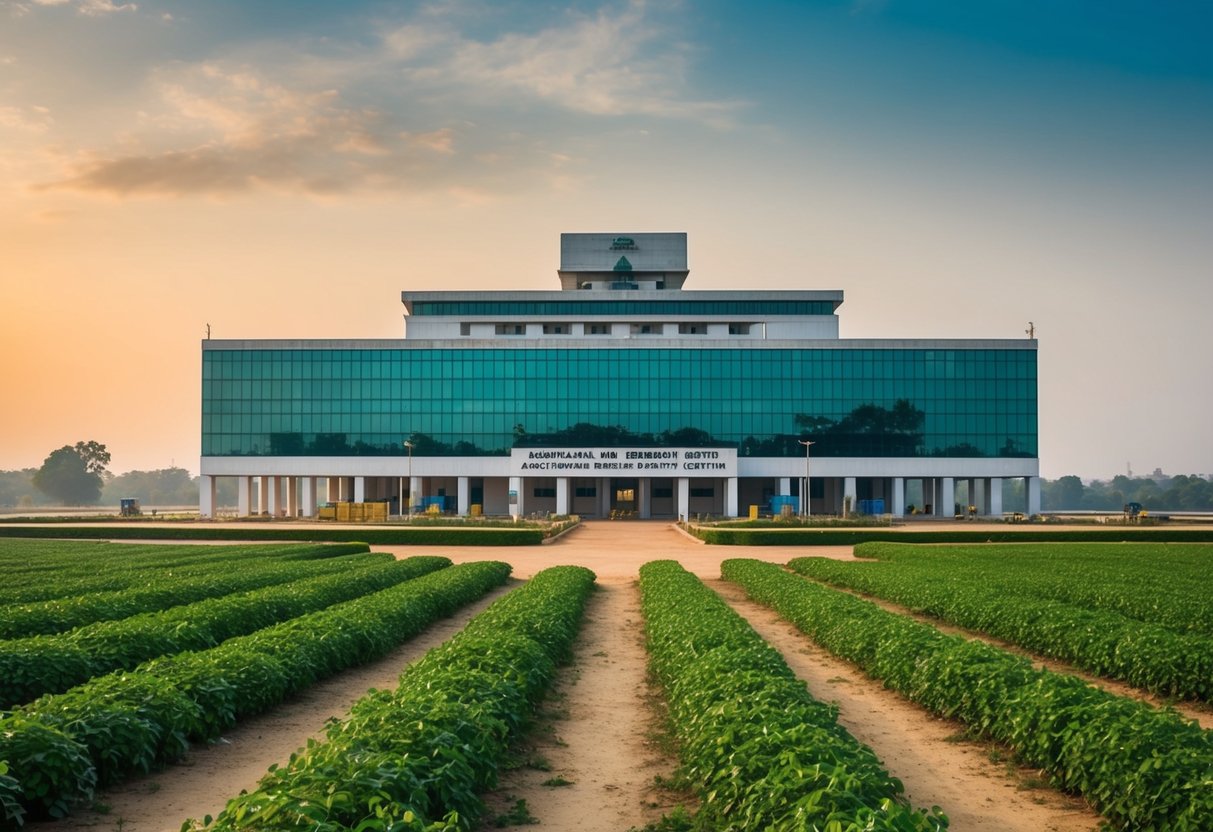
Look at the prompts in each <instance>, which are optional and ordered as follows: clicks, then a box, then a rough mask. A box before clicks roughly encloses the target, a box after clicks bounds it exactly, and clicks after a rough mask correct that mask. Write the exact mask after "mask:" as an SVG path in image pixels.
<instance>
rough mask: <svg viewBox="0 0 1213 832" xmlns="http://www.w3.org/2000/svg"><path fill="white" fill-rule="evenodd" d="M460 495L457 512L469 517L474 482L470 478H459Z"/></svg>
mask: <svg viewBox="0 0 1213 832" xmlns="http://www.w3.org/2000/svg"><path fill="white" fill-rule="evenodd" d="M458 493H459V497H458V501H457V502H458V505H457V507H456V510H457V511H458V512H459V513H460V514H461V515H467V513H468V512H469V511H471V510H472V480H471V478H470V477H460V478H459V485H458Z"/></svg>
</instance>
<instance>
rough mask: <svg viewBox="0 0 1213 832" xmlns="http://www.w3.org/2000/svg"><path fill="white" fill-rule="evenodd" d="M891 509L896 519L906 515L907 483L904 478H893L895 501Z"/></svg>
mask: <svg viewBox="0 0 1213 832" xmlns="http://www.w3.org/2000/svg"><path fill="white" fill-rule="evenodd" d="M892 503H893V504H892V506H891V507H890V508H889V511H890V513H892V514H893V516H894V517H902V516H904V515H905V513H906V481H905V479H903V478H902V477H893V500H892Z"/></svg>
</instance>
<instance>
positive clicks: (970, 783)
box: [709, 581, 1101, 832]
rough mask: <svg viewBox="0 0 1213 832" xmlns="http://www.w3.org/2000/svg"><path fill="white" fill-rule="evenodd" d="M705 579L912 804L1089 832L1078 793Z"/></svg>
mask: <svg viewBox="0 0 1213 832" xmlns="http://www.w3.org/2000/svg"><path fill="white" fill-rule="evenodd" d="M709 584H710V585H711V586H712V588H713V589H715V590H716V591H717V592H718V593H720V594H721V596H723V597H724V598H725V600H727V601H728V602H729V603H730V604H731V605H732V606H733V608H734V609H736V610H737V611H738V612H739V613H741V615H742V616H744V617H745V618H746V620H748V621H749V622H750V625H751V626H753V627H754V629H755V630H756V631H757V632H758V633H759V634H760V635H761V636H762V637H763V638H765V639H766V640H767V642H768V643H770V644H771V645H772V646H773V647H775V648H776V649H777V650H779V652H780V653H782V654H783V656H784V659H785V660H786V661H787V663H788V665H789V666H790V667H791V668H792V670H793V672H795V673H796V675H797V676H798V677H800V678H801V679H803V680H804V681H805V682H806V683H807V684H808V686H809V690H810V691H811V692H812V694H813V695H814V696H815V697H817V698H818V699H820V700H822V701H826V702H836V703H837V704H838V712H839V716H838V721H839V722H840V723H841V724H842V725H843V726H845V727H846V729H847V730H848V731H850V732H851V734H852V735H853V736H854V737H855V738H856V739H858V740H859V741H860V742H863V743H865V744H867V745H868V746H870V747H871V748H872V750H874V751H875V752H876V754H877V756H878V757H880V759H881V760H882V761H883V762H884V765H885V767H886V768H887V769H888V770H889V771H890V772H891V773H892V774H893V775H894V776H895V777H898V778H899V779H900V780H901V781H902V782H903V783H904V784H905V787H906V795H907V797H908V798H909V800H910V802H911V803H912V804H913V805H914V806H918V807H930V806H941V807H943V810H944V812H946V813H947V815H948V817H949V819H950V820H951V826H950V829H951V830H952V832H966V830H970V829H976V830H996V832H1042V830H1051V832H1092V830H1096V829H1098V828H1099V825H1100V820H1101V819H1100V817H1099V815H1098V814H1097V813H1096V812H1094V811H1093V810H1091V809H1090V808H1088V807H1087V806H1086V805H1085V804H1084V803H1083V802H1082V801H1081V800H1079V799H1076V798H1071V797H1068V796H1066V795H1063V794H1061V793H1060V792H1058V791H1056V790H1055V789H1052V788H1049V787H1048V786H1045V785H1042V778H1040V777H1039V775H1038V773H1037V772H1035V771H1032V770H1030V769H1019V768H1017V767H1013V766H1011V767H1009V766H1008V765H1007V764H1006V763H1003V762H1000V761H997V760H996V759H994V758H996V757H997V756H998V753H997V751H995V752H994V753H993V754H992V753H991V748H990V746H987V745H985V744H978V743H972V742H968V741H964V740H959V739H958V738H959V737H960V736H961V734H962V733H963V731H964V726H963V725H961V724H960V723H958V722H952V721H948V720H942V719H938V718H936V717H934V716H933V715H931V714H929V713H927V712H926V711H924V710H922V709H921V708H919V707H918V706H917V705H914V704H912V703H910V702H908V701H906V700H905V699H903V698H902V697H901V696H900V695H899V694H897V693H895V692H893V691H890V690H886V689H885V688H884V687H883V686H882V685H881V684H880V683H879V682H876V681H873V680H871V679H869V678H868V677H867V676H866V675H864V674H863V673H862V672H861V671H859V670H858V669H856V668H855V667H854V666H853V665H851V664H849V663H847V662H845V661H842V660H841V659H837V658H835V657H834V656H832V655H831V654H829V653H827V652H826V651H824V650H822V649H821V648H819V647H817V646H816V645H815V644H813V642H811V641H810V640H809V639H808V638H807V637H806V636H805V635H804V634H802V633H801V632H800V631H798V630H797V629H796V628H795V627H793V626H792V625H791V624H789V623H788V622H786V621H784V620H783V619H782V618H780V617H779V616H778V615H777V614H776V613H775V612H773V611H772V610H770V609H768V608H767V607H764V606H762V605H760V604H756V603H754V602H752V601H749V600H748V599H747V598H746V597H745V592H744V591H743V590H742V589H740V588H739V587H737V586H736V585H734V584H730V583H726V582H724V581H711V582H709Z"/></svg>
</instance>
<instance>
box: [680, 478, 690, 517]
mask: <svg viewBox="0 0 1213 832" xmlns="http://www.w3.org/2000/svg"><path fill="white" fill-rule="evenodd" d="M678 519H679V520H683V521H686V520H690V519H691V481H690V479H688V478H687V477H679V478H678Z"/></svg>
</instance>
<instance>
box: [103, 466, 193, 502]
mask: <svg viewBox="0 0 1213 832" xmlns="http://www.w3.org/2000/svg"><path fill="white" fill-rule="evenodd" d="M123 497H136V498H138V499H139V500H140V501H141V502H142V503H143V504H144V505H145V506H186V505H191V504H196V503H197V502H198V482H197V480H195V479H193V478H192V477H190V474H189V471H186V470H185V469H184V468H161V469H158V470H155V471H127V472H126V473H125V474H118V475H117V476H116V477H113V478H112V479H110V480H109V482H107V483H106V484H105V488H104V490H103V491H102V499H103V500H104V501H105V502H107V503H111V504H114V503H117V502H118V501H119V500H120V499H122V498H123Z"/></svg>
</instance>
